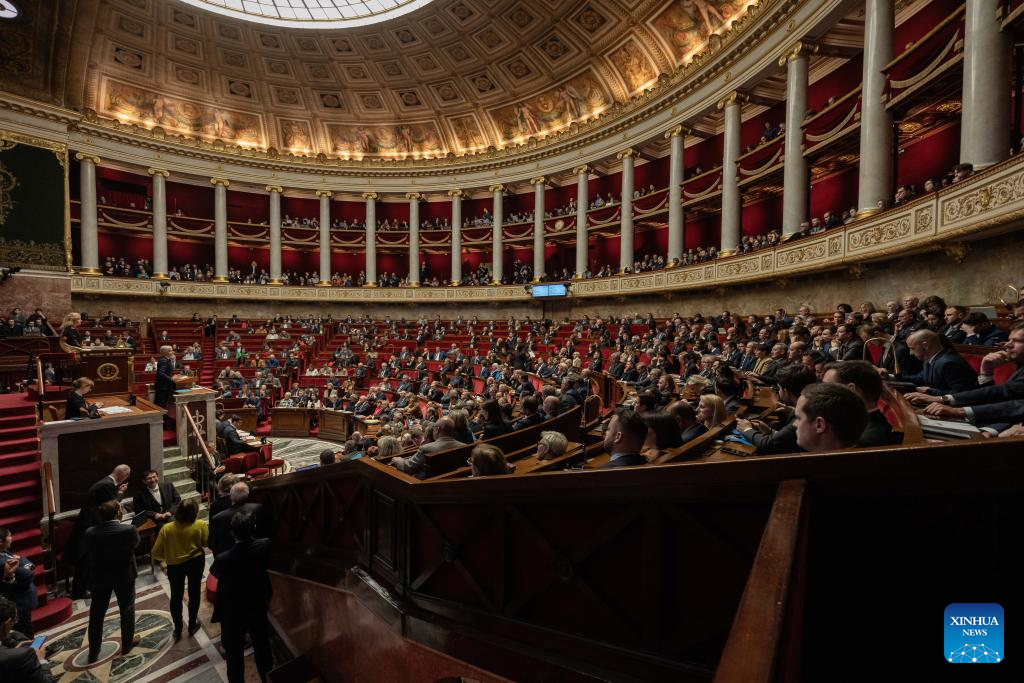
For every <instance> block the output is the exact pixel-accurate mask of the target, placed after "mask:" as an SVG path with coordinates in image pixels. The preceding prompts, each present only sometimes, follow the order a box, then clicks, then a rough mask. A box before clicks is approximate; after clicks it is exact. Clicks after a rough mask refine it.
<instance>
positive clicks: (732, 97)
mask: <svg viewBox="0 0 1024 683" xmlns="http://www.w3.org/2000/svg"><path fill="white" fill-rule="evenodd" d="M749 100H750V96H749V95H746V94H744V93H741V92H740V91H739V90H733V91H732V92H731V93H729V94H728V95H726V96H725V97H723V98H722V99H721V100H719V102H718V108H719V109H725V108H726V107H728V106H729V105H730V104H746V103H747V102H748V101H749Z"/></svg>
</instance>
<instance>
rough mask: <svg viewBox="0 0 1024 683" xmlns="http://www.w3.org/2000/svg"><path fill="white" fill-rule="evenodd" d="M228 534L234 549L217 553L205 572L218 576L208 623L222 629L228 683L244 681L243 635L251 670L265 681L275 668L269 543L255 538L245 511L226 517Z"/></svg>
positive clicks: (253, 522)
mask: <svg viewBox="0 0 1024 683" xmlns="http://www.w3.org/2000/svg"><path fill="white" fill-rule="evenodd" d="M221 514H223V513H221ZM230 533H231V536H232V540H233V544H232V545H230V546H229V547H228V548H227V549H226V550H224V551H222V552H219V553H217V554H216V557H215V559H214V561H213V565H212V566H211V567H210V573H211V574H213V575H214V576H216V577H217V602H216V604H215V605H214V612H213V620H214V621H217V622H220V625H221V644H222V645H223V646H224V651H225V655H224V659H226V660H227V664H228V671H227V673H228V681H229V682H230V683H242V681H244V680H245V660H244V656H245V655H244V653H245V634H246V631H248V632H249V638H250V640H251V641H252V647H253V658H254V659H255V660H256V669H257V671H259V674H260V678H261V679H262V680H264V681H265V680H266V679H267V674H268V673H269V672H270V668H271V667H272V666H273V664H274V657H273V653H272V652H271V649H270V637H269V633H270V624H269V623H268V621H267V608H268V607H269V605H270V597H271V595H272V593H273V590H272V588H271V585H270V575H269V574H268V573H267V564H268V562H269V559H270V540H269V539H267V538H259V537H258V535H257V531H256V519H255V517H254V515H253V514H252V513H251V512H248V511H241V512H238V514H236V515H234V516H233V517H232V518H231V526H230Z"/></svg>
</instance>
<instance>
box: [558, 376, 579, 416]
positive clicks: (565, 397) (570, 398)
mask: <svg viewBox="0 0 1024 683" xmlns="http://www.w3.org/2000/svg"><path fill="white" fill-rule="evenodd" d="M577 382H578V376H577V375H569V376H567V377H566V378H565V379H563V380H562V395H561V398H560V400H561V402H562V412H565V411H566V410H569V409H571V408H574V407H576V406H581V405H583V397H582V396H580V392H579V390H578V389H577V388H576V384H577Z"/></svg>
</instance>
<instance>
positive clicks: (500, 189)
mask: <svg viewBox="0 0 1024 683" xmlns="http://www.w3.org/2000/svg"><path fill="white" fill-rule="evenodd" d="M487 191H488V192H504V191H505V186H504V185H502V184H501V183H498V184H496V185H491V186H490V187H488V188H487Z"/></svg>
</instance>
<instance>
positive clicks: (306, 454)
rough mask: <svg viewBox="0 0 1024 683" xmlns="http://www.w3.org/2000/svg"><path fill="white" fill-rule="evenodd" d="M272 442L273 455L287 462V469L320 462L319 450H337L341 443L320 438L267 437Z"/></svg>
mask: <svg viewBox="0 0 1024 683" xmlns="http://www.w3.org/2000/svg"><path fill="white" fill-rule="evenodd" d="M268 441H270V443H272V444H274V457H275V458H281V459H282V460H284V461H285V462H287V463H288V468H287V469H288V470H289V471H290V470H296V469H300V468H302V467H308V466H309V465H319V464H320V451H322V450H324V449H327V448H330V449H333V450H338V449H340V448H341V444H339V443H336V442H334V441H325V440H322V439H290V438H286V437H280V436H275V437H271V438H270V439H268Z"/></svg>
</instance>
